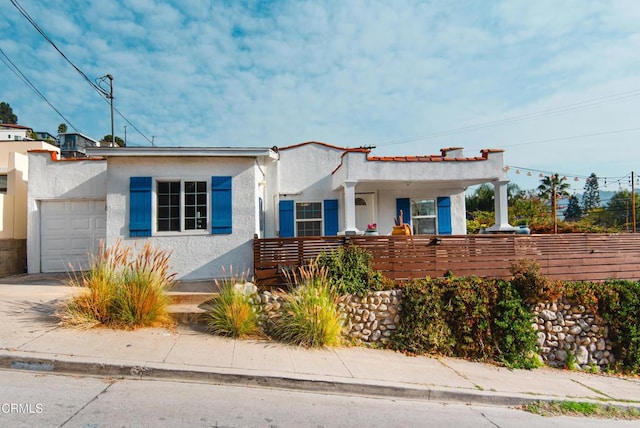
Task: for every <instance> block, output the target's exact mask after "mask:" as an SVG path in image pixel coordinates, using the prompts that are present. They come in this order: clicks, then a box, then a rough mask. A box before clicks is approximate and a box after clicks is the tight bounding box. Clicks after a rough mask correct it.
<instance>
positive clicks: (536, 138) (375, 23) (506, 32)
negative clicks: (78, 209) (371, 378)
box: [0, 0, 640, 193]
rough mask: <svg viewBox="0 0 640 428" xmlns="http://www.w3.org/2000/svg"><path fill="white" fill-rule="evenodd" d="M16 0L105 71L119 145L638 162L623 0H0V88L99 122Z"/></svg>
mask: <svg viewBox="0 0 640 428" xmlns="http://www.w3.org/2000/svg"><path fill="white" fill-rule="evenodd" d="M14 3H15V4H14ZM15 5H18V6H20V7H21V8H22V9H23V10H24V11H26V12H27V13H28V14H29V15H30V17H31V18H32V19H33V21H35V22H36V23H37V25H38V26H39V27H40V29H41V30H42V31H43V32H44V33H45V34H46V35H47V37H48V38H49V39H50V40H51V41H52V42H53V43H54V44H55V45H56V46H57V48H58V49H59V50H60V51H61V52H62V53H63V54H64V55H65V56H66V57H67V58H68V59H69V61H70V62H71V63H73V65H75V67H77V68H78V69H79V70H81V71H82V73H84V75H85V76H87V78H88V79H89V81H91V82H95V81H96V79H99V78H100V77H102V76H105V75H107V74H110V75H112V76H113V91H114V96H115V99H114V105H115V108H116V110H117V112H120V113H121V114H122V116H124V118H126V119H127V120H128V122H126V121H125V119H123V117H122V116H120V114H118V113H117V112H116V114H115V125H114V126H115V134H116V135H118V136H120V137H122V138H124V134H125V126H126V135H127V143H128V145H130V146H150V145H151V141H153V142H154V144H155V145H157V146H172V147H177V146H221V147H237V146H248V147H272V146H280V147H284V146H288V145H292V144H298V143H301V142H305V141H322V142H325V143H328V144H332V145H337V146H343V147H360V146H375V149H373V152H372V154H374V155H381V156H382V155H428V154H439V153H440V149H441V148H445V147H464V149H465V151H464V153H465V155H466V156H478V155H479V153H480V150H482V149H486V148H495V149H504V150H505V152H504V158H505V165H507V166H509V172H508V176H509V179H510V180H512V181H513V182H515V183H516V184H518V185H519V186H520V187H521V188H522V189H531V188H535V187H536V186H537V185H538V184H539V180H540V178H539V177H540V174H542V175H549V174H552V173H556V172H557V173H559V174H561V175H562V176H566V177H567V182H569V183H570V184H571V185H572V188H573V190H574V191H576V192H579V193H580V192H582V189H583V188H584V185H585V178H586V177H587V176H589V175H590V174H591V173H596V175H597V176H598V177H599V186H600V188H601V189H602V190H614V191H615V190H618V189H619V188H629V174H630V173H631V171H634V170H635V171H636V172H637V173H640V163H639V162H638V160H639V159H640V144H639V143H640V120H638V113H639V112H640V54H639V52H640V25H638V22H640V1H638V0H609V1H608V0H598V1H594V0H536V1H531V0H503V1H499V0H430V1H418V0H395V1H388V0H384V1H377V0H370V1H360V0H348V1H344V0H326V1H324V0H313V1H305V0H296V1H288V0H274V1H260V0H257V1H251V0H242V1H234V0H224V1H218V0H181V1H162V0H135V1H120V0H89V1H68V0H49V1H47V2H43V1H41V0H1V1H0V34H1V37H0V49H1V50H2V52H0V59H1V60H2V62H0V70H2V72H1V74H0V76H2V77H1V78H0V101H4V102H8V103H9V104H10V105H11V107H12V108H13V111H14V113H15V114H16V115H17V116H18V118H19V123H20V124H22V125H26V126H29V127H32V128H34V130H37V131H47V132H49V133H51V134H56V133H57V129H58V124H60V123H62V122H67V121H68V128H69V131H73V130H74V129H75V130H77V131H78V132H81V133H83V134H85V135H87V136H89V137H92V138H94V139H101V138H102V137H103V136H104V135H106V134H110V133H111V123H110V107H109V102H108V100H107V99H106V98H105V97H104V96H102V95H100V94H99V93H98V91H96V90H95V89H94V88H93V87H92V86H91V85H90V84H89V83H88V81H87V80H85V79H84V77H83V76H82V75H81V74H80V73H79V72H78V71H76V69H75V68H74V67H73V66H72V65H71V64H70V63H69V62H67V61H66V60H65V59H64V57H63V56H62V55H61V54H60V53H59V52H58V51H56V50H55V49H54V47H53V46H52V45H51V44H50V43H49V42H48V41H47V40H46V39H45V38H44V37H43V36H42V35H41V34H40V33H38V31H36V29H35V28H34V27H33V26H32V25H31V24H30V23H29V22H28V20H27V19H25V17H24V16H23V15H21V13H20V12H19V10H18V8H17V7H16V6H15ZM11 63H13V64H15V65H16V67H17V68H18V69H19V72H20V73H22V75H23V76H24V77H25V78H26V79H28V81H29V82H31V84H32V85H33V86H34V87H35V88H37V90H38V91H39V92H40V93H41V94H42V95H43V97H44V98H46V100H47V101H48V102H47V101H45V100H43V98H42V97H40V96H39V95H37V94H36V93H35V92H34V91H33V90H32V89H31V88H30V87H29V86H28V85H27V84H25V82H24V79H21V78H19V77H18V75H17V74H16V73H15V68H14V69H13V71H12V68H10V65H11ZM101 86H102V87H103V88H105V89H106V90H107V91H109V84H108V80H106V81H103V82H102V84H101ZM49 103H51V104H52V105H53V106H55V108H56V109H57V110H58V111H59V112H60V113H61V114H62V115H63V116H64V119H63V118H62V117H61V116H60V115H59V114H58V113H57V112H56V111H55V110H54V109H53V108H52V107H51V106H50V105H49ZM518 172H519V173H518ZM528 173H530V175H528ZM576 179H577V180H576ZM605 181H606V186H605ZM639 187H640V186H639Z"/></svg>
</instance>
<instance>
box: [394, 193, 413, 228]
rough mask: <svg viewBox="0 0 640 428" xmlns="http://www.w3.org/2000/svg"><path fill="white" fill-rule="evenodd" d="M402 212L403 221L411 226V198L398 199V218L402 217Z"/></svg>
mask: <svg viewBox="0 0 640 428" xmlns="http://www.w3.org/2000/svg"><path fill="white" fill-rule="evenodd" d="M400 211H402V221H403V222H404V223H407V224H411V200H410V199H409V198H397V199H396V217H398V218H399V217H400Z"/></svg>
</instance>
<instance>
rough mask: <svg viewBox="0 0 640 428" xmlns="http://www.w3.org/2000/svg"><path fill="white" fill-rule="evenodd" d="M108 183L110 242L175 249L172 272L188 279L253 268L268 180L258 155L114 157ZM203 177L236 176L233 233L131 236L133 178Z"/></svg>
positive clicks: (204, 277)
mask: <svg viewBox="0 0 640 428" xmlns="http://www.w3.org/2000/svg"><path fill="white" fill-rule="evenodd" d="M108 162H109V167H108V188H107V213H108V215H107V245H112V244H114V243H115V242H117V240H118V239H123V241H124V243H125V244H127V245H131V246H138V247H141V246H142V245H143V243H144V242H145V241H147V240H148V241H150V242H151V243H153V244H154V245H155V246H157V247H159V248H163V249H166V250H169V251H172V253H173V255H172V257H171V265H172V271H174V272H176V273H177V274H178V278H179V279H182V280H201V279H212V278H216V277H222V276H224V275H225V271H226V272H227V273H228V272H229V270H230V269H232V270H233V272H238V273H240V272H243V271H250V272H251V273H252V272H253V245H252V244H253V236H254V234H256V233H258V232H259V230H258V218H257V208H256V207H257V204H258V201H257V198H258V192H259V187H260V186H259V183H260V182H261V181H263V180H264V177H263V175H262V172H261V171H260V168H258V165H257V164H256V160H255V158H250V157H247V158H240V157H238V158H232V157H225V158H210V157H179V158H176V157H136V158H132V157H110V158H109V160H108ZM132 176H140V177H144V176H150V177H153V178H154V179H158V178H164V179H172V178H173V179H185V178H191V179H197V180H204V181H207V182H211V177H212V176H232V177H233V179H232V194H233V199H232V201H233V226H232V228H233V233H232V234H230V235H212V234H211V233H210V231H206V233H203V234H184V233H183V234H180V233H176V234H173V235H169V236H167V235H166V234H163V235H162V236H153V237H151V238H131V237H129V178H130V177H132Z"/></svg>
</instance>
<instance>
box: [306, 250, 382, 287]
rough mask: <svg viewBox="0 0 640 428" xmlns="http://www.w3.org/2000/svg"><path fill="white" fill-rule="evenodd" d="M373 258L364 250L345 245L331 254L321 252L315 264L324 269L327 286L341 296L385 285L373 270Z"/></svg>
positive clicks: (379, 274)
mask: <svg viewBox="0 0 640 428" xmlns="http://www.w3.org/2000/svg"><path fill="white" fill-rule="evenodd" d="M372 260H373V256H372V255H371V253H370V252H369V251H367V250H366V249H364V248H361V247H358V246H355V245H347V246H345V247H340V248H338V249H337V250H334V251H332V252H329V253H327V252H324V251H323V252H322V253H321V254H320V255H319V256H318V258H317V260H316V262H317V264H318V266H319V267H321V268H326V270H327V281H328V284H329V285H330V286H331V287H332V288H333V289H334V290H335V291H336V292H337V293H338V294H341V295H344V294H358V293H366V292H367V291H369V290H381V289H382V288H383V287H384V285H385V284H386V282H385V279H384V277H383V276H382V274H381V273H380V272H377V271H375V270H373V268H372V267H371V262H372Z"/></svg>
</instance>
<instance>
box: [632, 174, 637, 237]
mask: <svg viewBox="0 0 640 428" xmlns="http://www.w3.org/2000/svg"><path fill="white" fill-rule="evenodd" d="M633 175H634V174H633V171H631V232H633V233H636V180H635V178H634V176H633Z"/></svg>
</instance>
